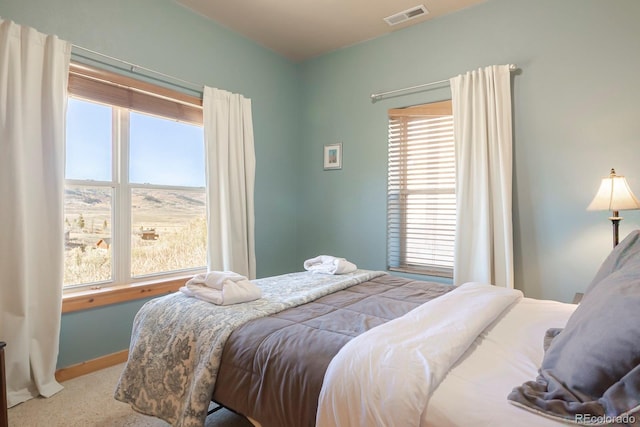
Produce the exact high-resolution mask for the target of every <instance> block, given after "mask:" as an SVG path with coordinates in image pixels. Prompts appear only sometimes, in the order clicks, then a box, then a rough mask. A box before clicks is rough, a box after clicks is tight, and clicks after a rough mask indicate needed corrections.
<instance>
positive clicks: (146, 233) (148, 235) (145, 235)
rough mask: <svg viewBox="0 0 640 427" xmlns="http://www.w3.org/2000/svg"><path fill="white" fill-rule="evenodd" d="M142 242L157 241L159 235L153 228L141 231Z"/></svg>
mask: <svg viewBox="0 0 640 427" xmlns="http://www.w3.org/2000/svg"><path fill="white" fill-rule="evenodd" d="M141 237H142V240H158V237H160V235H159V234H158V233H156V229H155V228H148V229H146V230H142V231H141Z"/></svg>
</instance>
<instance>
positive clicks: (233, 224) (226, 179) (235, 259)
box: [202, 86, 256, 279]
mask: <svg viewBox="0 0 640 427" xmlns="http://www.w3.org/2000/svg"><path fill="white" fill-rule="evenodd" d="M202 104H203V113H204V139H205V150H206V154H205V155H206V173H207V227H208V242H207V243H208V245H207V246H208V248H209V250H208V260H207V264H208V268H209V270H220V271H234V272H236V273H238V274H242V275H243V276H247V277H248V278H249V279H254V278H255V276H256V257H255V241H254V240H255V239H254V211H253V189H254V179H255V166H256V158H255V152H254V146H253V123H252V116H251V100H250V99H247V98H244V97H243V96H242V95H238V94H233V93H230V92H227V91H224V90H219V89H214V88H210V87H206V86H205V88H204V96H203V102H202Z"/></svg>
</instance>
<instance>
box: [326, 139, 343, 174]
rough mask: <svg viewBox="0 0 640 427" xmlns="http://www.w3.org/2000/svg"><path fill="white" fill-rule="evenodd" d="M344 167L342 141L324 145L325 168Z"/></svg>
mask: <svg viewBox="0 0 640 427" xmlns="http://www.w3.org/2000/svg"><path fill="white" fill-rule="evenodd" d="M331 169H342V143H341V142H338V143H336V144H327V145H325V146H324V170H331Z"/></svg>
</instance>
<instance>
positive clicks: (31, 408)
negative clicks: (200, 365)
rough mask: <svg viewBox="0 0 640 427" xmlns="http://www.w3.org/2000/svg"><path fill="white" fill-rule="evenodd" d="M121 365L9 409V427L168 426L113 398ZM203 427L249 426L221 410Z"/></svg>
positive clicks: (70, 381)
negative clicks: (49, 395)
mask: <svg viewBox="0 0 640 427" xmlns="http://www.w3.org/2000/svg"><path fill="white" fill-rule="evenodd" d="M123 367H124V364H120V365H116V366H112V367H110V368H107V369H103V370H101V371H98V372H94V373H91V374H89V375H84V376H82V377H78V378H74V379H72V380H69V381H66V382H64V383H63V384H62V385H63V386H64V390H62V391H61V392H59V393H57V394H55V395H54V396H52V397H50V398H48V399H44V398H35V399H31V400H29V401H27V402H24V403H21V404H19V405H16V406H14V407H13V408H11V409H9V427H41V426H42V427H76V426H77V427H85V426H86V427H89V426H96V427H125V426H126V427H134V426H135V427H167V426H168V425H169V424H167V423H166V422H164V421H162V420H159V419H157V418H154V417H149V416H146V415H142V414H139V413H137V412H135V411H134V410H133V409H131V408H130V407H129V405H127V404H125V403H122V402H118V401H117V400H115V399H114V398H113V391H114V390H115V387H116V383H117V381H118V378H119V377H120V372H121V371H122V369H123ZM205 426H206V427H251V426H252V424H251V423H250V422H249V421H247V419H246V418H244V417H241V416H240V415H237V414H234V413H233V412H231V411H228V410H226V409H221V410H219V411H217V412H214V413H213V414H211V415H209V416H208V417H207V421H206V424H205Z"/></svg>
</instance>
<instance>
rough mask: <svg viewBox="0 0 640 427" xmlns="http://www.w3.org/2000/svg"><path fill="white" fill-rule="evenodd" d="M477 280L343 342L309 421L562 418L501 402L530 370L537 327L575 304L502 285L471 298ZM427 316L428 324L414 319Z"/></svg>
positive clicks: (546, 426) (538, 342)
mask: <svg viewBox="0 0 640 427" xmlns="http://www.w3.org/2000/svg"><path fill="white" fill-rule="evenodd" d="M464 286H465V285H463V286H462V287H461V288H464ZM492 288H493V289H494V290H498V288H494V287H492ZM480 290H481V289H479V288H471V289H468V290H467V291H470V292H467V295H463V298H462V299H459V298H458V297H457V295H456V293H457V291H458V290H455V291H452V292H450V293H449V294H447V295H445V296H443V297H440V298H438V299H436V300H433V301H432V302H429V303H426V304H424V305H423V306H421V307H419V308H417V309H415V310H413V311H412V312H410V313H408V314H407V315H405V316H403V317H402V318H399V319H395V320H394V321H390V322H388V323H386V324H384V325H382V326H379V327H377V328H374V329H372V330H370V331H368V332H367V333H365V334H363V335H360V336H359V337H357V338H355V339H354V340H352V341H351V342H350V343H349V344H347V346H345V347H344V348H343V349H342V350H341V351H340V352H339V353H338V355H336V357H334V359H333V360H332V362H331V364H330V365H329V369H328V370H327V373H326V374H325V381H324V383H323V389H322V392H321V395H320V399H319V408H318V417H317V423H316V426H317V427H325V426H340V427H356V426H358V427H360V426H361V427H364V426H366V427H374V426H380V427H383V426H384V427H409V426H416V427H418V426H419V427H452V426H456V427H462V426H474V427H475V426H479V427H482V426H487V427H489V426H491V427H494V426H498V427H500V426H505V427H528V426H532V427H534V426H535V427H538V426H540V427H552V426H556V427H557V426H561V425H564V424H560V423H558V422H557V421H554V420H551V419H548V418H545V417H544V416H541V415H536V414H533V413H530V412H528V411H525V410H523V409H521V408H518V407H516V406H514V405H512V404H510V403H509V402H508V400H507V395H508V394H509V392H510V391H511V390H512V389H513V388H514V387H516V386H518V385H520V384H522V383H523V382H526V381H530V380H531V379H533V378H535V377H536V376H537V373H538V368H539V366H540V364H541V362H542V358H543V355H544V350H543V338H544V336H545V332H546V330H547V329H549V328H562V327H564V326H565V324H566V322H567V320H568V318H569V317H570V315H571V314H572V313H573V311H574V310H575V308H576V306H575V305H573V304H563V303H559V302H555V301H545V300H535V299H530V298H520V297H519V296H518V297H517V298H514V299H511V302H509V301H508V298H509V297H508V295H509V294H508V293H509V292H514V291H507V290H505V289H502V291H506V292H505V293H503V294H500V293H498V295H497V296H498V299H502V300H503V301H502V302H497V303H496V301H494V299H493V297H491V298H489V299H487V298H484V300H483V296H480V299H478V295H475V294H476V293H481V292H478V291H480ZM515 292H517V293H518V294H519V292H518V291H515ZM438 300H439V301H438ZM516 300H517V302H514V301H516ZM436 301H438V302H436ZM430 305H432V306H433V307H430ZM462 307H465V310H461V308H462ZM478 308H480V309H479V310H478ZM474 313H475V314H474ZM487 319H488V320H487ZM426 320H428V321H429V323H428V325H431V327H422V328H421V325H425V323H423V321H426ZM434 321H435V331H434V330H433V325H434V323H433V322H434ZM461 325H465V326H461ZM481 325H484V326H481ZM478 327H479V328H480V329H477V328H478ZM474 329H477V331H476V332H475V333H469V332H470V331H471V330H474ZM443 331H444V332H445V333H443ZM434 337H435V340H434ZM469 337H470V338H469ZM474 337H475V338H474ZM424 343H430V345H429V344H427V345H423V344H424ZM460 349H462V350H460ZM465 349H466V351H465ZM452 358H453V361H452ZM443 377H444V378H443ZM427 402H428V403H427Z"/></svg>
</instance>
